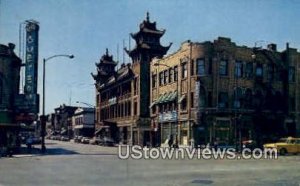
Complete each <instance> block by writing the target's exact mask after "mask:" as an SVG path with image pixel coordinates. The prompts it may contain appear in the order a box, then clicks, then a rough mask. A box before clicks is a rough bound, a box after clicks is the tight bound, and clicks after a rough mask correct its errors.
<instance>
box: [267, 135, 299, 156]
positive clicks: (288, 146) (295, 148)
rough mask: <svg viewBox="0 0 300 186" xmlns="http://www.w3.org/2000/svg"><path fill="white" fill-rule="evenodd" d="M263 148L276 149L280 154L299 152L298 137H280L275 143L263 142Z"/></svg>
mask: <svg viewBox="0 0 300 186" xmlns="http://www.w3.org/2000/svg"><path fill="white" fill-rule="evenodd" d="M264 148H265V149H276V150H277V152H278V153H279V154H280V155H285V154H288V153H295V154H296V153H300V138H293V137H288V138H281V139H280V140H279V141H278V142H276V143H268V144H264Z"/></svg>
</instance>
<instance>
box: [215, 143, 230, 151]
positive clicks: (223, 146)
mask: <svg viewBox="0 0 300 186" xmlns="http://www.w3.org/2000/svg"><path fill="white" fill-rule="evenodd" d="M216 147H217V149H221V150H226V149H235V146H234V145H230V144H228V143H226V142H219V143H218V144H217V145H216Z"/></svg>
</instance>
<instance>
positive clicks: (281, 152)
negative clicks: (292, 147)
mask: <svg viewBox="0 0 300 186" xmlns="http://www.w3.org/2000/svg"><path fill="white" fill-rule="evenodd" d="M279 154H280V155H286V154H287V150H286V149H285V148H282V149H280V150H279Z"/></svg>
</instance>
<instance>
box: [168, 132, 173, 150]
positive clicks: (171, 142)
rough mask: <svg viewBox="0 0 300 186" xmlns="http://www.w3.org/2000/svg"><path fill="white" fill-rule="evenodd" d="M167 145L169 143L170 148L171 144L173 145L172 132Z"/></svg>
mask: <svg viewBox="0 0 300 186" xmlns="http://www.w3.org/2000/svg"><path fill="white" fill-rule="evenodd" d="M168 145H169V147H170V148H172V145H173V135H172V134H171V135H170V138H169V141H168Z"/></svg>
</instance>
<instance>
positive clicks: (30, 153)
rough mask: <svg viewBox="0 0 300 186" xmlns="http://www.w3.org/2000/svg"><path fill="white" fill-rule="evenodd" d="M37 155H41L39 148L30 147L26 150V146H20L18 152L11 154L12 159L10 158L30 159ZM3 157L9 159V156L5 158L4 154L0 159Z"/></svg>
mask: <svg viewBox="0 0 300 186" xmlns="http://www.w3.org/2000/svg"><path fill="white" fill-rule="evenodd" d="M37 155H41V150H40V148H35V147H32V148H31V149H28V148H27V147H26V146H23V145H22V146H21V147H20V149H19V150H18V152H16V153H15V154H13V155H12V157H10V158H21V157H32V156H37ZM5 157H9V156H5V154H4V155H2V156H1V155H0V158H5Z"/></svg>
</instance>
